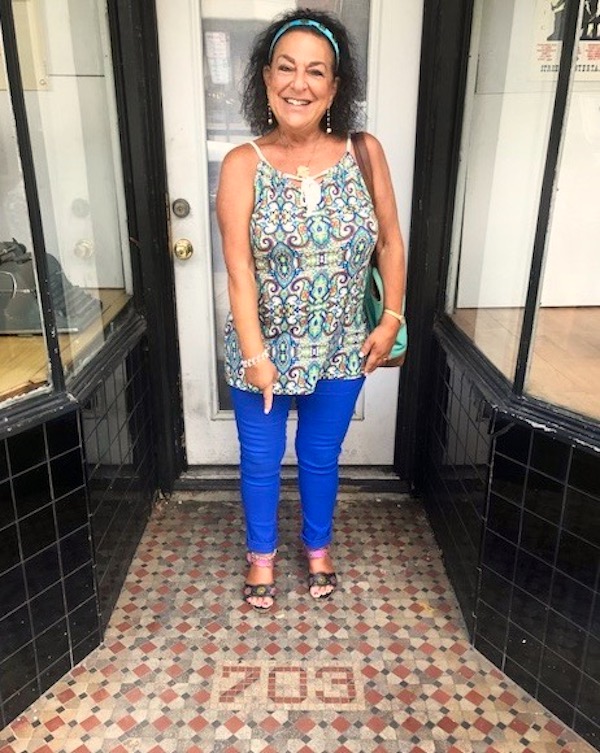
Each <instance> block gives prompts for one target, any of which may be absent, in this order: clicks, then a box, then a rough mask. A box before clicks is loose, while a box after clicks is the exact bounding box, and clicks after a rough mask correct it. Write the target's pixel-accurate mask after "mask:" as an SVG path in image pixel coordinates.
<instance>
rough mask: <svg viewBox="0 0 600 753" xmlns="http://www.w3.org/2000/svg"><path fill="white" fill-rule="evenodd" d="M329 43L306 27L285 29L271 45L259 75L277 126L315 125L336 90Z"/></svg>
mask: <svg viewBox="0 0 600 753" xmlns="http://www.w3.org/2000/svg"><path fill="white" fill-rule="evenodd" d="M334 63H335V57H334V53H333V49H332V48H331V45H330V44H329V42H328V41H327V39H325V37H322V36H321V35H319V34H313V33H312V32H310V31H288V32H286V33H285V34H284V35H283V36H282V37H281V39H280V40H279V41H278V42H277V44H276V45H275V49H274V50H273V59H272V60H271V64H270V65H268V66H265V69H264V71H263V76H264V80H265V85H266V87H267V98H268V101H269V104H270V105H271V109H272V110H273V113H274V115H275V117H276V118H277V122H278V123H279V125H280V127H282V128H284V129H286V128H287V129H290V130H295V131H298V132H302V133H304V132H310V131H311V130H314V129H318V128H319V123H320V122H321V120H322V118H323V115H324V114H325V111H326V110H327V108H328V107H330V106H331V103H332V102H333V98H334V97H335V93H336V91H337V79H336V77H335V75H334Z"/></svg>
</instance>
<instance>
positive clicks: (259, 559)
mask: <svg viewBox="0 0 600 753" xmlns="http://www.w3.org/2000/svg"><path fill="white" fill-rule="evenodd" d="M276 554H277V550H275V551H274V552H272V553H271V554H260V553H258V552H248V553H247V554H246V559H247V560H248V564H249V565H258V567H273V561H274V560H275V555H276ZM276 593H277V589H276V588H275V583H255V584H253V583H244V591H243V596H244V601H245V602H246V604H248V605H250V606H251V607H252V609H254V610H256V611H257V612H268V611H269V610H270V609H272V608H273V604H275V594H276ZM253 598H259V599H261V598H267V599H271V603H270V604H268V605H266V606H262V605H258V604H253V603H252V602H251V601H250V599H253Z"/></svg>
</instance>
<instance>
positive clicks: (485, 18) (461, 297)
mask: <svg viewBox="0 0 600 753" xmlns="http://www.w3.org/2000/svg"><path fill="white" fill-rule="evenodd" d="M535 6H536V4H535V3H529V2H516V3H483V2H479V3H478V4H477V6H476V13H475V24H474V33H473V43H472V49H471V65H470V71H469V79H470V88H471V89H470V90H471V98H470V102H469V105H468V107H467V112H466V114H465V127H464V131H463V146H462V154H463V160H462V165H461V178H460V181H459V183H460V185H459V190H458V194H459V200H458V201H457V212H456V216H455V222H454V237H453V255H452V272H451V275H452V277H451V284H450V285H449V286H448V289H449V291H450V296H451V298H450V299H449V301H448V310H449V313H451V315H452V317H453V319H454V321H455V322H456V324H457V325H458V326H459V327H460V328H461V329H462V330H463V331H464V332H465V333H466V334H467V335H468V336H469V337H470V338H471V339H472V340H473V342H474V343H475V345H477V347H478V348H480V349H481V350H482V351H483V353H484V354H485V355H486V356H487V357H488V358H489V359H490V361H491V362H492V363H493V364H494V365H495V366H496V367H497V368H498V369H499V370H500V371H501V372H502V373H503V374H504V375H505V376H506V377H508V378H509V379H511V380H512V379H513V377H514V372H515V366H516V358H517V351H518V345H519V338H520V334H521V324H522V318H523V307H524V304H525V298H526V295H527V287H528V281H529V273H530V265H531V256H532V249H533V240H534V234H535V225H536V220H537V212H538V204H539V199H540V189H541V181H542V173H543V169H544V164H545V160H546V149H547V141H548V133H549V127H550V119H551V115H552V108H553V104H554V94H555V89H556V81H555V78H556V77H555V76H552V77H551V80H548V79H547V78H545V77H544V75H542V74H541V73H540V65H539V63H538V62H537V60H536V59H535V55H534V50H535V49H537V48H536V47H535V45H534V46H533V47H532V40H535V32H536V30H537V25H536V24H537V22H538V20H539V19H538V18H537V16H536V8H535ZM549 15H550V16H552V14H551V13H550V14H549ZM548 21H549V22H550V18H549V19H548ZM544 39H545V38H544ZM544 44H549V45H550V46H551V47H552V50H550V51H549V52H548V53H547V54H550V53H552V54H555V53H556V50H555V49H554V48H555V47H557V46H558V43H557V42H546V41H544Z"/></svg>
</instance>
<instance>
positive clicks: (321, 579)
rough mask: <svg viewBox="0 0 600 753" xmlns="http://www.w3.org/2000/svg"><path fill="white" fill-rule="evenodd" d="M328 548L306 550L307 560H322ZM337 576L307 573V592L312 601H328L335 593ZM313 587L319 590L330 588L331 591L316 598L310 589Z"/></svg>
mask: <svg viewBox="0 0 600 753" xmlns="http://www.w3.org/2000/svg"><path fill="white" fill-rule="evenodd" d="M328 550H329V547H326V546H325V547H322V548H321V549H307V550H306V556H307V557H308V559H309V560H318V559H322V558H323V557H325V556H326V555H327V554H328ZM337 584H338V582H337V575H336V574H335V573H334V572H333V573H325V572H318V573H311V572H309V573H308V592H309V594H310V595H311V596H312V598H313V599H328V598H329V597H330V596H331V594H333V593H335V590H336V588H337ZM314 586H318V587H320V588H322V587H327V586H331V591H328V592H327V593H324V594H319V595H318V596H315V595H313V593H312V591H311V588H313V587H314Z"/></svg>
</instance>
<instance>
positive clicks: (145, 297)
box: [108, 0, 187, 493]
mask: <svg viewBox="0 0 600 753" xmlns="http://www.w3.org/2000/svg"><path fill="white" fill-rule="evenodd" d="M108 21H109V29H110V38H111V46H112V54H113V68H114V77H115V91H116V100H117V112H118V116H119V135H120V146H121V154H122V162H123V176H124V182H125V201H126V207H127V218H128V230H129V236H130V244H131V261H132V273H133V280H134V294H135V303H136V308H137V310H138V311H139V312H140V313H141V314H142V315H143V316H144V318H145V319H146V321H147V329H146V339H147V347H148V353H147V363H148V369H149V377H150V383H151V391H152V421H153V429H154V432H153V434H154V443H153V444H154V446H153V451H154V453H155V455H156V466H157V471H158V484H159V488H160V489H161V490H162V491H163V492H164V493H170V492H171V491H172V490H173V486H174V482H175V480H176V479H177V478H178V477H179V476H180V474H181V473H182V472H183V471H184V470H186V468H187V460H186V457H185V438H184V432H183V402H182V396H181V373H180V367H179V343H178V339H177V321H176V308H175V281H174V275H173V260H172V249H171V244H170V242H169V206H168V200H167V173H166V162H165V138H164V133H163V127H162V122H163V121H162V99H161V89H160V61H159V55H158V25H157V17H156V10H155V7H154V3H153V2H150V3H149V2H147V0H108Z"/></svg>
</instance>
